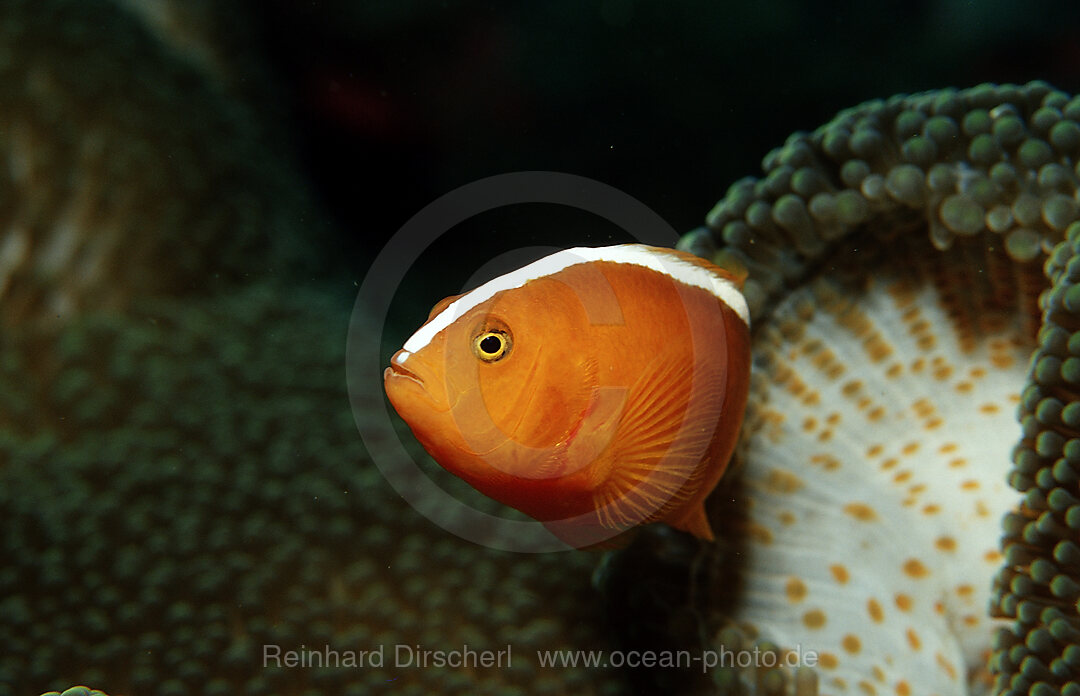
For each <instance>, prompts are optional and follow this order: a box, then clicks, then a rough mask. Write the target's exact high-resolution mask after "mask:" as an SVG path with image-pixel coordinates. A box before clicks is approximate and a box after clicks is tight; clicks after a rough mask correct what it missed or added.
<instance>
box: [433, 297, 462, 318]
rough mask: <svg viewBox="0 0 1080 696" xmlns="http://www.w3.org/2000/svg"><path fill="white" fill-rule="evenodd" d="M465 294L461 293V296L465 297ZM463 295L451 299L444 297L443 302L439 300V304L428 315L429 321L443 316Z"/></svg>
mask: <svg viewBox="0 0 1080 696" xmlns="http://www.w3.org/2000/svg"><path fill="white" fill-rule="evenodd" d="M464 294H465V293H461V295H464ZM461 295H450V296H449V297H444V298H442V299H441V300H439V301H438V302H436V303H435V306H434V307H432V308H431V311H430V312H428V315H427V318H428V321H431V320H432V319H434V318H435V317H436V316H438V315H439V314H441V313H442V311H443V310H444V309H446V308H447V307H449V306H450V305H451V304H452V303H453V302H454V300H456V299H458V298H459V297H461Z"/></svg>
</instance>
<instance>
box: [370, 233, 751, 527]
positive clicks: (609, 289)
mask: <svg viewBox="0 0 1080 696" xmlns="http://www.w3.org/2000/svg"><path fill="white" fill-rule="evenodd" d="M744 277H745V276H744V275H743V276H739V275H737V274H733V273H729V272H728V271H725V270H723V269H721V268H718V267H717V266H714V265H713V264H711V263H709V262H708V261H705V260H703V259H700V258H698V257H696V256H692V255H690V254H686V253H683V252H679V251H673V250H670V249H661V248H657V247H649V246H643V245H639V244H624V245H619V246H611V247H602V248H595V249H594V248H576V249H567V250H565V251H560V252H558V253H556V254H552V255H551V256H547V257H545V258H542V259H540V260H539V261H536V262H534V263H531V264H529V265H527V266H525V267H523V268H520V269H518V270H516V271H513V272H511V273H508V274H506V275H503V276H500V277H498V278H495V279H494V280H491V281H489V282H487V283H485V284H484V285H481V286H480V287H478V288H476V289H475V290H472V291H470V292H467V293H465V294H463V295H458V296H456V297H448V298H446V299H445V300H443V301H442V302H440V303H438V304H437V305H436V306H435V307H434V308H433V309H432V310H431V314H430V315H429V316H428V320H427V322H426V323H425V324H424V325H423V326H421V327H420V329H419V330H417V332H416V333H415V334H413V335H412V336H411V337H410V338H409V339H408V340H407V341H406V342H405V345H404V347H403V348H402V349H401V350H399V351H398V352H397V353H395V354H394V356H393V358H392V359H391V363H390V367H389V368H387V369H386V371H385V372H384V375H383V377H384V382H385V388H386V393H387V395H388V396H389V398H390V402H391V403H392V404H393V406H394V408H395V409H396V410H397V412H398V413H399V414H400V415H401V417H402V418H403V419H404V420H405V421H406V422H407V423H408V425H409V427H410V428H411V429H412V431H413V433H414V434H415V436H416V438H417V440H419V441H420V443H421V444H422V445H423V446H424V449H426V450H427V451H428V452H429V453H430V454H431V456H432V457H434V458H435V460H436V461H437V462H438V463H439V464H440V465H441V466H442V467H443V468H445V469H447V470H448V471H450V472H451V473H453V474H455V475H457V476H459V477H461V478H462V479H464V480H465V481H466V482H468V483H469V484H470V485H472V486H473V487H474V488H476V489H477V490H479V491H480V492H481V493H484V494H485V495H487V496H489V497H491V498H494V499H495V500H498V501H500V502H502V503H504V504H506V505H510V506H511V507H514V508H517V509H518V510H521V511H522V512H524V513H526V514H527V515H530V516H531V517H533V518H535V519H537V520H539V521H541V522H542V523H543V524H544V525H545V526H546V527H547V528H548V529H549V530H551V531H552V532H553V533H554V534H555V535H556V536H558V537H559V538H561V539H562V540H563V541H565V542H567V543H568V544H570V545H572V546H576V547H579V548H580V547H585V546H598V545H601V544H603V543H604V542H605V541H607V540H608V539H610V538H612V537H614V536H616V535H619V534H621V533H623V532H625V531H627V530H630V529H631V528H634V527H636V526H638V525H641V524H645V523H648V522H665V523H667V524H669V525H671V526H673V527H675V528H677V529H682V530H685V531H688V532H691V533H692V534H694V535H696V536H698V537H701V538H703V539H710V540H711V539H713V533H712V529H711V528H710V526H709V522H708V520H707V518H706V515H705V507H704V501H705V498H706V497H707V496H708V495H709V493H710V492H711V491H712V490H713V488H714V487H715V486H716V484H717V482H718V481H719V480H720V476H721V475H722V474H723V473H724V469H725V468H726V467H727V463H728V460H729V458H730V457H731V454H732V450H733V449H734V447H735V441H736V438H737V436H738V431H739V427H740V425H741V423H742V417H743V410H744V408H745V405H746V397H747V391H748V388H749V376H750V339H749V312H748V309H747V305H746V301H745V300H744V298H743V296H742V293H741V291H740V289H741V285H742V281H743V279H744Z"/></svg>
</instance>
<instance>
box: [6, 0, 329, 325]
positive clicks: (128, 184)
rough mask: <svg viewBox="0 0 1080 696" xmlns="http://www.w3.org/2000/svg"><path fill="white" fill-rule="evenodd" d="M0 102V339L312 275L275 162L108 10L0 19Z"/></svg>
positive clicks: (202, 83)
mask: <svg viewBox="0 0 1080 696" xmlns="http://www.w3.org/2000/svg"><path fill="white" fill-rule="evenodd" d="M0 100H2V101H3V103H4V105H5V107H4V109H3V113H2V114H0V163H2V165H3V166H0V321H2V322H4V323H5V324H13V323H19V322H22V321H27V320H51V321H55V320H56V319H57V318H58V317H60V318H63V317H66V316H68V315H70V314H71V313H73V312H76V311H79V310H82V309H87V308H91V309H92V308H105V307H114V308H120V307H123V306H124V305H125V304H126V303H127V302H128V301H129V300H130V298H132V297H134V296H136V295H138V294H140V293H147V292H175V291H183V292H187V293H203V292H206V291H207V290H208V289H210V288H211V287H212V286H214V285H215V284H219V283H221V282H225V281H230V280H235V279H238V278H242V277H244V275H245V274H250V273H266V272H269V271H271V270H275V271H277V270H281V269H282V268H286V269H288V268H296V267H297V266H298V265H300V264H301V263H304V264H308V265H310V264H312V263H313V256H312V252H311V251H310V250H309V249H308V248H307V247H308V244H307V242H306V241H304V240H303V238H302V237H300V236H299V235H296V234H293V233H292V232H293V230H295V229H296V228H298V227H299V226H300V225H301V224H302V225H304V226H305V227H306V228H307V229H308V230H309V232H308V234H309V236H310V235H312V234H315V231H317V230H318V229H319V225H320V223H319V222H318V216H317V215H314V214H313V213H314V209H313V208H312V207H311V205H310V203H309V201H307V200H306V198H305V195H304V194H303V190H304V187H303V186H297V185H296V179H295V176H294V175H293V174H292V173H291V172H290V171H289V170H288V169H287V168H286V167H284V166H283V164H282V161H281V156H280V153H279V150H280V148H278V147H276V146H275V144H274V143H273V142H271V141H269V139H267V138H263V137H261V136H260V133H261V131H260V129H259V128H258V127H257V126H255V125H253V124H254V123H255V121H254V120H253V119H252V114H251V113H250V112H249V111H248V109H247V108H246V107H244V106H242V105H240V104H239V103H238V102H236V101H235V100H232V99H229V98H227V96H226V95H225V94H224V92H223V91H222V89H221V88H220V87H219V86H218V84H217V81H216V80H212V79H210V78H207V77H206V76H204V75H203V74H202V73H200V72H198V71H197V70H196V69H195V68H194V67H193V64H192V63H189V62H188V61H186V60H184V59H183V58H181V57H179V56H178V54H177V53H175V52H174V51H171V50H169V49H167V48H165V47H163V46H162V45H161V44H159V43H158V42H157V41H156V40H155V37H154V36H153V35H152V34H150V33H149V32H148V31H146V30H145V29H144V27H143V26H142V25H141V24H140V23H139V22H138V21H137V20H136V19H135V18H133V17H131V16H129V15H128V14H127V13H125V12H123V11H121V10H120V8H118V7H116V6H115V5H114V4H113V3H111V2H85V3H84V2H70V1H64V0H46V1H45V2H30V1H27V0H16V1H15V2H10V3H5V5H4V11H3V22H0Z"/></svg>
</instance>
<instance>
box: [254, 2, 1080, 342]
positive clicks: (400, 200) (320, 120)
mask: <svg viewBox="0 0 1080 696" xmlns="http://www.w3.org/2000/svg"><path fill="white" fill-rule="evenodd" d="M258 16H259V17H260V20H258V21H261V22H264V23H265V27H264V28H265V31H264V32H262V34H263V36H264V37H265V41H266V44H267V49H268V54H269V55H270V56H271V69H272V71H273V72H274V73H275V74H276V75H278V76H279V77H280V78H281V84H282V85H283V92H282V102H283V103H284V104H285V112H286V113H287V118H289V119H291V121H292V123H293V124H294V127H293V132H294V133H295V135H296V146H297V148H298V150H299V153H300V157H301V160H302V163H303V166H304V167H305V168H306V173H307V175H308V176H309V177H310V179H311V181H312V182H313V183H314V185H315V186H316V188H317V190H318V192H319V194H320V196H321V197H322V198H323V199H324V201H325V202H326V204H327V205H328V207H329V208H330V209H331V211H332V213H333V215H334V217H335V218H336V220H337V222H338V223H339V229H340V230H341V237H340V244H341V254H340V258H341V259H342V263H343V264H344V265H345V267H346V268H345V271H346V273H348V274H350V275H352V276H354V279H355V280H356V281H359V280H360V279H361V278H362V276H363V273H364V270H365V269H366V267H367V264H369V263H370V261H371V259H372V258H373V256H374V254H375V253H377V251H378V249H380V248H381V247H382V245H383V244H384V243H385V241H386V240H387V239H388V238H389V237H390V235H392V234H393V233H394V232H395V231H396V230H397V229H398V228H399V227H400V226H401V225H402V224H404V223H405V222H406V221H407V220H408V219H409V218H410V217H411V216H412V215H413V214H415V213H416V212H417V211H419V210H420V209H421V208H422V207H423V206H425V205H426V204H428V203H429V202H431V201H432V200H434V199H435V198H437V197H438V196H440V195H442V194H444V193H447V192H448V191H450V190H452V189H454V188H456V187H458V186H460V185H463V184H466V183H468V182H471V181H474V180H476V179H479V178H482V177H486V176H491V175H494V174H500V173H503V172H510V171H520V170H554V171H564V172H570V173H574V174H579V175H583V176H587V177H591V178H594V179H597V180H599V181H602V182H605V183H607V184H610V185H612V186H615V187H617V188H619V189H622V190H623V191H625V192H627V193H628V194H630V195H632V196H634V197H636V198H638V199H639V200H641V201H642V202H644V203H645V204H646V205H648V206H650V207H651V208H652V209H653V210H655V211H656V212H658V213H659V214H660V215H661V216H663V217H664V218H665V219H666V220H667V221H668V222H670V223H671V224H672V225H673V226H674V227H675V229H676V230H678V231H680V232H683V231H687V230H689V229H692V228H693V227H695V226H697V225H700V224H701V221H702V219H703V217H704V215H705V213H706V212H707V211H708V209H709V208H710V207H711V206H712V205H713V203H714V202H715V201H716V200H717V199H718V198H719V197H720V196H721V195H722V194H723V193H724V191H725V190H726V189H727V187H728V185H730V184H731V182H733V181H734V180H736V179H737V178H739V177H742V176H746V175H752V174H756V173H758V172H759V170H760V162H761V158H762V157H763V156H764V155H765V154H766V152H768V150H769V149H771V148H773V147H775V146H777V145H779V144H781V143H782V142H783V141H784V139H785V138H786V137H787V135H788V134H790V133H791V132H793V131H795V130H812V129H813V128H815V127H817V126H818V125H820V124H822V123H824V122H825V121H827V120H828V119H830V118H831V117H832V116H833V115H834V114H835V113H836V112H837V111H838V110H840V109H842V108H846V107H849V106H854V105H855V104H857V103H859V102H861V101H865V100H868V99H874V98H884V97H888V96H890V95H892V94H895V93H900V92H907V93H910V92H917V91H923V90H928V89H936V88H941V87H947V86H954V87H966V86H971V85H975V84H978V83H980V82H986V81H991V82H1027V81H1029V80H1032V79H1043V80H1047V81H1049V82H1051V83H1053V84H1055V85H1056V86H1057V87H1059V88H1061V89H1064V90H1066V91H1069V92H1075V91H1076V90H1077V88H1078V86H1080V3H1077V2H1074V1H1073V0H1046V1H1041V2H1004V1H997V2H992V1H983V0H980V1H979V2H968V1H966V0H903V1H902V2H901V1H897V0H890V1H886V2H869V3H868V2H863V1H857V0H821V1H814V2H809V1H805V0H804V1H802V2H798V1H795V0H765V1H760V2H759V1H754V2H738V3H736V2H718V1H717V0H690V1H685V2H668V1H660V0H652V1H648V2H646V1H642V0H638V1H635V0H602V1H600V2H581V1H580V0H555V1H549V2H536V1H525V0H510V1H501V2H479V1H470V0H466V1H464V2H453V3H451V2H442V3H440V2H418V1H414V2H410V1H407V0H404V1H398V2H356V1H355V0H321V1H318V2H303V3H301V2H295V1H292V0H273V1H272V2H265V3H261V11H260V12H259V13H258ZM552 208H553V206H519V207H518V208H516V209H504V210H501V211H496V212H493V213H489V214H487V215H483V216H478V217H477V218H475V219H474V220H472V221H470V223H468V224H466V225H462V226H461V228H462V229H459V230H455V231H454V233H453V234H451V235H449V236H448V237H447V238H446V239H444V240H443V242H442V243H441V244H440V245H438V246H437V248H436V249H435V250H434V251H433V253H428V254H427V255H425V257H424V258H423V259H422V260H421V262H420V264H419V265H418V266H417V271H416V273H414V274H412V275H411V276H410V277H409V280H408V282H407V283H406V284H405V285H404V286H403V293H404V295H403V296H405V297H406V298H407V299H406V300H405V303H404V306H405V307H406V308H407V309H405V310H402V312H403V313H404V315H405V316H404V317H402V319H401V320H402V322H403V324H404V325H412V326H415V324H416V323H417V322H419V321H420V320H422V319H423V316H424V315H425V314H426V310H427V308H428V307H430V305H431V304H433V303H434V302H435V301H436V300H438V299H439V298H441V297H443V296H444V295H448V294H454V293H457V292H460V291H461V290H462V288H461V284H462V283H464V282H465V281H466V279H467V278H469V276H471V275H472V273H473V271H475V270H476V268H478V267H480V266H481V265H483V264H484V263H485V262H486V261H488V260H489V259H490V258H492V257H494V256H496V255H497V254H498V253H499V252H500V251H502V250H504V249H512V248H516V247H520V246H531V245H545V244H548V245H554V246H566V245H569V244H586V245H601V244H605V243H612V242H617V241H621V240H623V239H625V236H620V232H619V231H618V230H611V229H609V228H608V227H606V226H604V225H603V224H600V225H599V226H597V221H596V220H595V219H590V218H591V216H588V215H585V214H582V213H576V212H574V211H568V210H553V209H552ZM375 272H378V269H375Z"/></svg>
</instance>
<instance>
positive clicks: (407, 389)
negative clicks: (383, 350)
mask: <svg viewBox="0 0 1080 696" xmlns="http://www.w3.org/2000/svg"><path fill="white" fill-rule="evenodd" d="M454 299H456V298H448V299H447V300H444V301H443V302H440V303H439V305H436V307H435V309H434V310H432V315H431V316H430V317H429V319H428V322H427V323H425V325H424V326H423V327H421V328H420V329H419V330H418V331H417V333H416V334H414V336H413V337H412V338H410V339H409V340H408V341H406V343H405V347H404V348H403V349H402V350H400V351H398V352H397V353H395V354H394V356H393V358H392V359H391V364H390V367H389V368H388V369H387V370H386V371H385V373H384V381H385V388H386V392H387V395H388V396H389V398H390V402H391V404H393V406H394V408H395V410H397V412H398V414H399V415H401V417H402V418H403V419H404V420H405V421H406V422H407V423H408V425H409V427H410V428H411V429H412V431H413V433H414V435H415V436H416V438H417V440H419V441H420V443H421V444H422V445H423V446H424V448H425V449H426V450H427V451H428V452H429V453H430V454H431V455H432V456H433V457H434V458H435V460H436V461H437V462H438V463H439V464H440V465H441V466H443V467H444V468H446V469H447V470H449V471H451V472H452V473H454V474H456V475H458V476H460V477H462V478H464V479H465V480H466V481H468V482H470V483H471V484H473V485H474V486H475V487H477V488H480V489H481V490H483V491H485V492H489V494H491V493H490V491H491V489H492V487H495V488H498V487H500V486H508V485H517V484H519V483H522V482H525V484H526V485H527V483H528V481H530V480H536V479H545V478H550V477H551V476H553V475H554V472H553V470H552V469H551V467H550V462H551V461H553V459H554V458H555V457H556V456H557V453H558V451H559V448H560V446H561V445H563V444H565V441H566V439H567V437H568V436H569V434H570V433H572V432H573V431H574V430H575V428H576V427H577V425H578V424H579V423H580V420H581V418H582V417H583V413H584V411H585V410H586V408H587V406H588V402H589V396H590V394H591V388H592V383H593V381H594V378H595V364H596V359H595V356H594V355H593V350H592V346H591V342H590V334H589V331H588V328H589V327H588V321H587V318H586V317H585V315H584V312H583V311H582V309H581V303H580V301H578V300H577V299H576V298H575V297H574V296H573V293H572V292H571V291H569V289H568V288H566V287H565V286H563V285H562V284H561V283H558V282H555V281H549V280H545V279H540V280H537V281H534V282H531V283H529V284H528V285H526V286H523V287H521V288H515V289H511V290H506V291H503V292H499V293H497V294H496V295H495V296H493V297H491V298H489V299H487V300H486V301H483V302H480V303H478V304H475V305H473V306H470V307H468V308H466V309H464V311H460V315H458V314H457V312H458V311H459V310H458V309H457V308H455V306H454V302H453V300H454ZM448 312H449V313H450V316H449V317H447V316H445V315H446V313H448ZM433 323H435V324H434V325H435V326H437V327H438V330H437V331H434V332H433V331H432V330H431V329H430V328H428V327H429V326H432V325H433ZM492 497H496V498H502V497H504V496H499V495H492Z"/></svg>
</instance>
